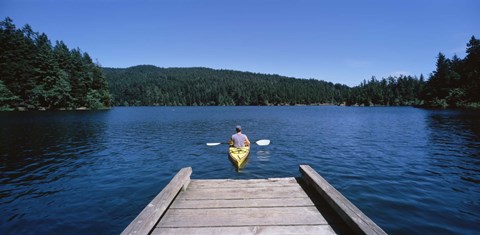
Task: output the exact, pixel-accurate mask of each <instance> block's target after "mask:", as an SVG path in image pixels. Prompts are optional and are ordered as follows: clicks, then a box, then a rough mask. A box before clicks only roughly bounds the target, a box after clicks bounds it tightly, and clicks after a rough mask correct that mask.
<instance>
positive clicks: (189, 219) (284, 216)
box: [157, 206, 327, 228]
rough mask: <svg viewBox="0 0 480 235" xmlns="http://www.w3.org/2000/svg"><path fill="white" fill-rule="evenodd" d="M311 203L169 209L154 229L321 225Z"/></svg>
mask: <svg viewBox="0 0 480 235" xmlns="http://www.w3.org/2000/svg"><path fill="white" fill-rule="evenodd" d="M322 224H327V222H326V220H325V218H324V217H323V216H322V215H321V214H320V213H319V212H318V210H317V208H316V207H314V206H309V207H282V208H277V207H273V208H222V209H169V210H168V211H167V212H166V214H165V216H164V217H163V218H162V220H160V222H159V223H158V225H157V227H158V228H178V227H225V226H262V225H263V226H270V225H322Z"/></svg>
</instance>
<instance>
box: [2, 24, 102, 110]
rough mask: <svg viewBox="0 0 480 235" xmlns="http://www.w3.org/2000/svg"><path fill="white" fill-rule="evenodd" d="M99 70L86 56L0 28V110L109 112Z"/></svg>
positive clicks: (28, 32)
mask: <svg viewBox="0 0 480 235" xmlns="http://www.w3.org/2000/svg"><path fill="white" fill-rule="evenodd" d="M110 101H111V98H110V94H109V93H108V86H107V83H106V80H105V77H104V75H103V72H102V69H101V68H100V67H99V66H98V65H96V64H94V63H93V61H92V59H91V58H90V56H89V55H88V54H87V53H86V52H82V51H81V50H80V49H72V50H70V49H69V48H68V47H67V46H66V45H65V43H63V42H62V41H57V42H56V44H55V46H52V43H51V42H50V40H49V39H48V37H47V35H46V34H44V33H38V32H34V31H33V30H32V28H31V27H30V26H29V25H25V26H24V27H23V28H21V29H17V28H16V26H15V25H14V24H13V22H12V20H11V19H10V18H6V19H5V20H4V21H1V22H0V110H13V109H19V110H57V109H76V108H90V109H98V108H105V107H109V106H110Z"/></svg>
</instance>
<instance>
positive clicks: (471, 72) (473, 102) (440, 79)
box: [418, 36, 480, 109]
mask: <svg viewBox="0 0 480 235" xmlns="http://www.w3.org/2000/svg"><path fill="white" fill-rule="evenodd" d="M436 67H437V68H436V70H435V71H433V73H432V74H431V75H430V78H429V80H428V82H427V84H426V85H425V88H424V89H423V90H422V91H421V92H420V93H419V95H418V96H419V98H420V99H421V100H423V101H424V102H425V103H424V106H425V107H434V108H471V109H480V40H478V39H476V38H475V37H474V36H472V37H471V38H470V41H469V42H468V43H467V49H466V56H465V58H464V59H460V58H458V57H457V56H456V55H454V56H453V57H452V58H451V59H448V58H446V57H445V55H444V54H442V53H439V54H438V56H437V63H436Z"/></svg>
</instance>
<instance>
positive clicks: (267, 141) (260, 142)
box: [255, 140, 270, 146]
mask: <svg viewBox="0 0 480 235" xmlns="http://www.w3.org/2000/svg"><path fill="white" fill-rule="evenodd" d="M255 143H257V144H258V145H260V146H266V145H269V144H270V140H259V141H257V142H255Z"/></svg>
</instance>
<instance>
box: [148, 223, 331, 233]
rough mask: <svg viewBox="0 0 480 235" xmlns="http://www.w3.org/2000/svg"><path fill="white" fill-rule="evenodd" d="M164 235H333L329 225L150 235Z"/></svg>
mask: <svg viewBox="0 0 480 235" xmlns="http://www.w3.org/2000/svg"><path fill="white" fill-rule="evenodd" d="M164 234H213V235H217V234H218V235H224V234H229V235H236V234H238V235H240V234H292V235H299V234H302V235H303V234H318V235H331V234H335V232H334V231H333V229H332V228H331V227H330V226H329V225H301V226H242V227H199V228H162V229H155V230H154V231H153V232H152V235H164Z"/></svg>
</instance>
